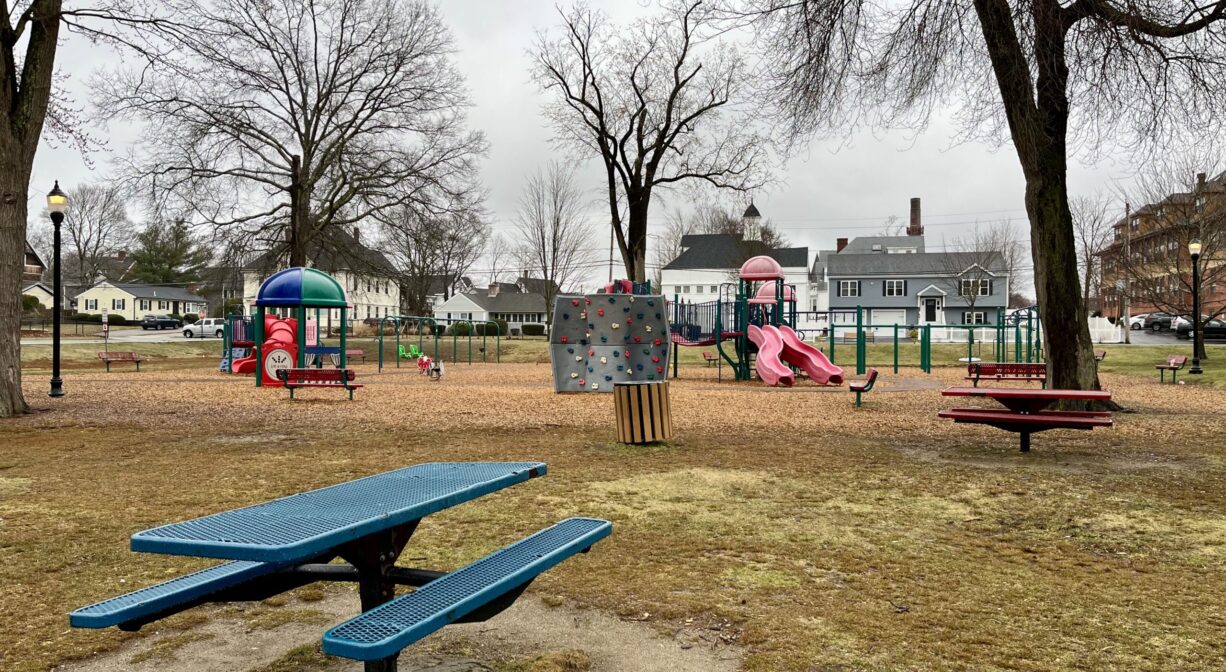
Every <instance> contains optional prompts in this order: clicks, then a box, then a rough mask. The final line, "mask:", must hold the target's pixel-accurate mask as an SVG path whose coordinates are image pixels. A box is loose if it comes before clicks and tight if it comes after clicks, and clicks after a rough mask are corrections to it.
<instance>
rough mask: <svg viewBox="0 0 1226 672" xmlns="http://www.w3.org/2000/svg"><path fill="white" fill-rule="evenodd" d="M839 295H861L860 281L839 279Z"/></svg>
mask: <svg viewBox="0 0 1226 672" xmlns="http://www.w3.org/2000/svg"><path fill="white" fill-rule="evenodd" d="M839 296H860V281H859V280H839Z"/></svg>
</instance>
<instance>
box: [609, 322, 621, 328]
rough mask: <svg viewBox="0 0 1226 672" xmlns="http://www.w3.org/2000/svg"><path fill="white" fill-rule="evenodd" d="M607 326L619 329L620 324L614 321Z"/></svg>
mask: <svg viewBox="0 0 1226 672" xmlns="http://www.w3.org/2000/svg"><path fill="white" fill-rule="evenodd" d="M609 326H611V327H613V328H614V329H621V325H620V324H618V323H616V322H614V323H613V324H611V325H609Z"/></svg>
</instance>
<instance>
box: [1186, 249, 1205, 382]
mask: <svg viewBox="0 0 1226 672" xmlns="http://www.w3.org/2000/svg"><path fill="white" fill-rule="evenodd" d="M1188 254H1189V255H1191V256H1192V368H1190V369H1188V373H1204V371H1202V370H1201V368H1200V349H1201V345H1200V241H1199V240H1193V241H1192V242H1190V243H1188Z"/></svg>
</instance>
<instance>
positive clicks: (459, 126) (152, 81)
mask: <svg viewBox="0 0 1226 672" xmlns="http://www.w3.org/2000/svg"><path fill="white" fill-rule="evenodd" d="M158 4H159V5H160V9H159V11H160V12H161V13H162V14H164V15H166V16H170V17H172V18H173V19H174V21H175V25H176V26H177V25H187V26H191V27H192V29H191V30H182V29H174V30H146V29H137V30H133V31H132V32H131V33H130V34H129V35H126V36H125V37H126V39H127V40H128V41H129V42H130V43H132V44H135V45H138V47H139V48H140V49H141V50H142V51H143V53H149V54H157V56H158V57H157V58H151V59H149V60H148V61H147V62H146V63H143V64H142V66H143V67H139V68H126V69H117V70H114V71H112V72H110V73H108V74H107V75H105V76H102V77H99V78H96V80H95V85H94V90H95V93H96V98H97V101H96V102H97V106H98V109H99V110H100V111H101V113H102V114H103V116H104V117H105V118H108V119H115V118H117V119H124V120H130V121H136V122H142V123H143V124H144V125H145V132H144V133H143V137H144V138H146V140H144V141H143V142H141V143H139V144H138V146H137V147H136V148H135V149H134V150H133V151H132V153H131V154H130V156H129V157H128V159H127V161H126V169H127V172H128V173H129V174H130V176H131V177H132V178H133V179H134V180H135V181H136V182H137V183H138V184H139V185H140V186H141V187H142V190H143V192H144V193H145V194H147V195H148V196H149V198H150V200H151V201H152V202H153V203H155V204H157V205H158V206H159V207H164V208H167V209H169V210H171V211H173V212H174V213H175V214H179V215H182V214H189V215H190V216H191V218H192V219H193V220H197V221H199V220H204V221H207V222H210V223H212V224H214V225H216V226H223V227H235V228H239V229H241V230H243V231H244V232H246V233H248V234H250V235H252V236H255V237H258V238H259V239H261V240H262V241H263V242H264V243H265V245H266V246H269V247H271V248H272V250H273V252H274V253H284V255H283V256H285V257H287V258H288V262H289V264H291V265H303V264H305V263H306V255H307V252H308V250H310V249H312V248H315V247H319V246H320V245H327V244H329V241H339V240H344V236H331V235H327V234H328V233H329V230H330V229H334V228H336V229H340V228H344V227H346V226H348V225H350V224H353V223H356V222H360V221H362V220H364V219H366V218H369V217H370V216H372V215H374V214H376V213H378V212H380V211H382V210H385V209H390V208H395V207H399V206H403V205H412V206H413V207H414V208H415V209H417V210H421V211H430V212H435V213H442V212H444V208H445V206H446V204H448V203H452V202H455V201H456V196H458V195H460V194H463V193H466V192H468V191H470V190H472V188H473V183H472V174H473V171H474V166H473V160H474V157H475V156H476V155H478V154H480V153H481V152H482V151H484V148H485V141H484V139H483V138H482V136H481V135H480V134H478V133H473V132H469V131H467V130H465V128H464V108H465V107H466V105H467V104H468V103H467V100H466V97H465V93H464V88H463V78H462V76H461V75H460V73H459V71H458V70H457V69H456V67H455V64H454V62H453V59H452V52H453V51H454V45H453V43H452V39H451V35H450V33H449V32H448V31H447V29H446V27H445V26H444V25H443V22H442V20H441V18H440V17H439V15H438V12H437V10H436V9H435V8H434V7H433V6H432V5H431V4H429V3H427V2H425V1H424V0H295V1H292V2H288V1H287V2H265V1H263V0H226V1H222V0H163V1H161V2H159V3H158Z"/></svg>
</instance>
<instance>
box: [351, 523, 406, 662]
mask: <svg viewBox="0 0 1226 672" xmlns="http://www.w3.org/2000/svg"><path fill="white" fill-rule="evenodd" d="M419 522H420V521H419V520H414V521H412V522H409V523H406V524H404V525H401V526H399V527H394V528H392V529H390V530H387V531H386V532H381V533H379V534H377V535H372V536H370V537H367V538H364V539H359V540H357V541H354V542H352V543H351V544H350V545H349V546H348V547H346V548H343V549H341V551H340V556H341V557H342V558H344V560H345V561H346V562H348V563H349V564H351V565H353V566H354V568H355V569H357V570H358V596H359V597H360V599H361V602H362V611H363V613H365V612H367V611H370V610H371V609H374V608H375V607H378V606H380V605H382V604H386V603H388V602H391V601H392V600H393V599H395V598H396V583H395V582H394V581H393V580H392V579H391V577H390V573H391V571H392V569H393V568H394V567H395V566H396V559H397V558H399V557H400V554H401V553H402V552H403V551H404V547H405V545H407V544H408V543H409V538H410V537H412V536H413V532H415V531H416V530H417V524H418V523H419ZM399 656H400V654H399V653H396V655H394V656H389V657H387V658H384V659H383V660H368V661H366V662H365V666H364V668H363V669H364V670H365V672H396V659H397V658H398V657H399Z"/></svg>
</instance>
